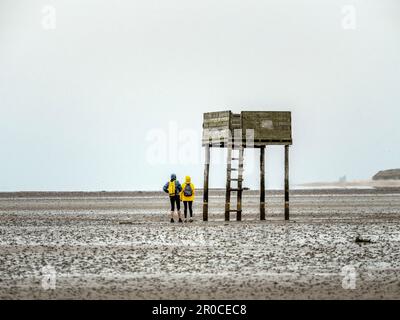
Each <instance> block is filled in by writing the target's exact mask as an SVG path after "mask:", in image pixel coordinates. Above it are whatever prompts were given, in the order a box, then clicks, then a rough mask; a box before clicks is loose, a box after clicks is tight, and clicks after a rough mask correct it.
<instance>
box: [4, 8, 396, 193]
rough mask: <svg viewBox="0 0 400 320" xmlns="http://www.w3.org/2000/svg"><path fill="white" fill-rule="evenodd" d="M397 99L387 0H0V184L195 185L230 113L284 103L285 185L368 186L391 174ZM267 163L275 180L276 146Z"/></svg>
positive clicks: (216, 178)
mask: <svg viewBox="0 0 400 320" xmlns="http://www.w3.org/2000/svg"><path fill="white" fill-rule="evenodd" d="M399 103H400V1H398V0H363V1H361V0H360V1H351V0H340V1H337V0H327V1H320V0H303V1H301V0H292V1H289V0H285V1H282V0H276V1H266V0H264V1H261V0H250V1H249V0H246V1H244V0H242V1H237V0H229V1H225V0H223V1H222V0H218V1H215V0H212V1H211V0H202V1H199V0H197V1H192V0H179V1H177V0H173V1H171V0H159V1H148V0H146V1H144V0H143V1H132V0H129V1H128V0H120V1H110V0H108V1H105V0H79V1H78V0H59V1H55V0H53V1H52V0H47V1H38V0H0V111H1V115H0V146H1V149H0V150H1V151H0V191H18V190H157V189H160V188H161V187H162V185H163V183H164V182H165V181H166V180H167V179H168V177H169V174H170V173H171V172H176V173H177V174H178V178H180V179H181V180H182V179H183V177H184V176H185V175H186V174H189V175H191V176H192V177H193V180H194V183H195V184H196V185H198V186H199V187H202V184H203V181H202V179H203V165H202V158H201V156H202V152H203V150H202V148H201V142H200V135H201V124H202V114H203V112H207V111H218V110H229V109H230V110H232V111H235V112H240V111H241V110H285V111H286V110H289V111H292V120H293V141H294V143H293V146H292V147H291V148H290V181H291V184H292V185H295V184H299V183H305V182H312V181H335V180H337V179H338V178H339V177H340V176H343V175H347V178H348V179H349V180H353V179H368V178H370V177H371V176H372V175H373V174H374V173H376V171H378V170H381V169H388V168H397V167H400V148H399V145H400V132H399V131H400V130H399V127H398V122H399V119H400V104H399ZM251 155H252V152H251V151H249V152H248V157H247V171H246V175H245V179H246V180H245V185H246V186H249V187H251V188H257V185H258V177H259V175H258V171H257V168H258V158H257V156H256V157H255V159H253V158H252V157H251ZM222 156H223V154H222V153H221V150H219V151H218V150H215V151H214V150H213V154H212V157H214V158H213V160H216V163H217V162H218V159H220V161H219V164H216V165H214V166H212V168H211V177H210V178H211V186H212V187H223V186H224V178H225V171H224V166H223V163H222V160H224V159H223V158H222ZM253 160H254V161H253ZM266 168H267V187H268V188H277V187H281V186H282V182H283V147H273V148H268V149H267V165H266Z"/></svg>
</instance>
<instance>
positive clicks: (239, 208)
mask: <svg viewBox="0 0 400 320" xmlns="http://www.w3.org/2000/svg"><path fill="white" fill-rule="evenodd" d="M233 151H238V154H237V155H233ZM243 155H244V147H243V146H242V145H240V146H238V147H237V148H235V146H232V145H229V146H228V154H227V165H226V194H225V221H229V219H230V213H231V212H236V220H237V221H241V220H242V193H243V190H246V188H243V187H242V183H243ZM232 161H235V164H237V166H236V167H233V166H232ZM233 171H236V172H237V177H235V178H232V172H233ZM232 181H236V182H237V187H236V188H232V186H231V182H232ZM232 192H237V202H236V209H231V203H230V202H231V193H232Z"/></svg>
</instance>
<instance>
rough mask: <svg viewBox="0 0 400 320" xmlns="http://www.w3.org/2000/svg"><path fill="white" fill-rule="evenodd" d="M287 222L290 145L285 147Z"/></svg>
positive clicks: (287, 211)
mask: <svg viewBox="0 0 400 320" xmlns="http://www.w3.org/2000/svg"><path fill="white" fill-rule="evenodd" d="M285 220H289V145H285Z"/></svg>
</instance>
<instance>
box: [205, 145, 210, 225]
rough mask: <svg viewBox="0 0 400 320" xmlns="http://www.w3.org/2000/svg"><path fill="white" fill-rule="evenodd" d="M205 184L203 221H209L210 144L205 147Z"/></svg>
mask: <svg viewBox="0 0 400 320" xmlns="http://www.w3.org/2000/svg"><path fill="white" fill-rule="evenodd" d="M204 161H205V162H204V185H203V221H208V174H209V172H210V146H209V145H206V147H205V160H204Z"/></svg>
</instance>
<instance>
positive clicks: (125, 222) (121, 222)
mask: <svg viewBox="0 0 400 320" xmlns="http://www.w3.org/2000/svg"><path fill="white" fill-rule="evenodd" d="M119 224H132V221H120V222H119Z"/></svg>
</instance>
